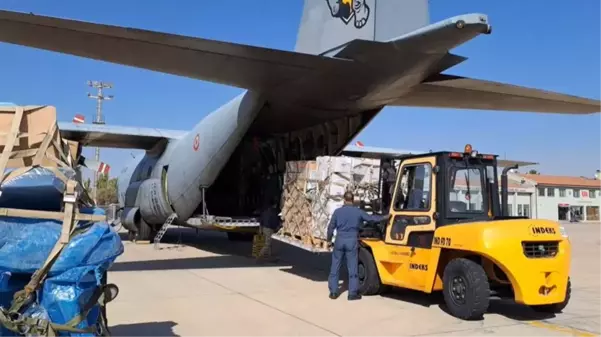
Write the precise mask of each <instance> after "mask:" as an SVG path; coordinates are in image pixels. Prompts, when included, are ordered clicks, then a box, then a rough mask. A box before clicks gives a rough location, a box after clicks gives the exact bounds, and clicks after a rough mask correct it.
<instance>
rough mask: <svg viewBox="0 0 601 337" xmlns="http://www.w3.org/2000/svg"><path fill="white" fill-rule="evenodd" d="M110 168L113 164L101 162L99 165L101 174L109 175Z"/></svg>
mask: <svg viewBox="0 0 601 337" xmlns="http://www.w3.org/2000/svg"><path fill="white" fill-rule="evenodd" d="M110 170H111V166H110V165H108V164H105V163H100V165H98V173H100V174H104V175H108V174H109V171H110Z"/></svg>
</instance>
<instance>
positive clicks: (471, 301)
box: [443, 258, 490, 320]
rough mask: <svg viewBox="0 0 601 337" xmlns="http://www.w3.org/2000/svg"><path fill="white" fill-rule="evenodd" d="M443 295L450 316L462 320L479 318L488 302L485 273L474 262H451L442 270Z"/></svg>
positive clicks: (488, 293) (488, 288) (459, 260)
mask: <svg viewBox="0 0 601 337" xmlns="http://www.w3.org/2000/svg"><path fill="white" fill-rule="evenodd" d="M443 294H444V300H445V304H446V305H447V308H448V310H449V312H450V313H451V315H453V316H455V317H457V318H460V319H464V320H472V319H478V318H481V317H482V315H484V313H485V312H486V310H487V309H488V303H489V300H490V285H489V283H488V277H487V276H486V272H485V271H484V269H483V268H482V266H480V265H479V264H477V263H476V262H474V261H471V260H468V259H463V258H459V259H454V260H451V262H449V264H447V266H446V267H445V269H444V274H443Z"/></svg>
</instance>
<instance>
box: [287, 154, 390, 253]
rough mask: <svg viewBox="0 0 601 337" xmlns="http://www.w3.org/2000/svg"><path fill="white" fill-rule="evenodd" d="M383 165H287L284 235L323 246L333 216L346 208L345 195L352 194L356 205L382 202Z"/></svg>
mask: <svg viewBox="0 0 601 337" xmlns="http://www.w3.org/2000/svg"><path fill="white" fill-rule="evenodd" d="M379 165H380V162H379V160H374V159H366V158H352V157H317V160H315V161H293V162H288V163H286V172H285V174H284V188H283V195H282V198H283V206H282V218H283V220H284V221H283V228H282V232H283V234H287V235H290V236H292V237H297V238H301V239H302V240H303V241H309V242H310V243H312V244H319V243H322V242H323V241H324V240H325V239H326V235H327V228H328V223H329V221H330V218H331V216H332V213H333V212H334V210H336V209H337V208H339V207H340V206H341V205H342V204H343V195H344V192H346V191H347V190H350V191H352V192H353V193H354V195H355V202H363V203H366V204H370V203H372V202H374V201H377V200H378V198H379V196H378V183H379V177H380V166H379Z"/></svg>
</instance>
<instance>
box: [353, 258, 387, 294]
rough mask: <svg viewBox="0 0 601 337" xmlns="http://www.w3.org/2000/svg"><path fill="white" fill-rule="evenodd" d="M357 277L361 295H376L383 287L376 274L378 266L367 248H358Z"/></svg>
mask: <svg viewBox="0 0 601 337" xmlns="http://www.w3.org/2000/svg"><path fill="white" fill-rule="evenodd" d="M357 276H358V278H359V293H360V294H362V295H368V296H369V295H377V294H379V293H380V292H381V291H382V289H383V287H382V283H381V281H380V275H379V274H378V267H377V266H376V262H375V261H374V257H373V255H372V254H371V253H370V252H369V250H367V249H365V248H363V247H360V248H359V265H358V267H357Z"/></svg>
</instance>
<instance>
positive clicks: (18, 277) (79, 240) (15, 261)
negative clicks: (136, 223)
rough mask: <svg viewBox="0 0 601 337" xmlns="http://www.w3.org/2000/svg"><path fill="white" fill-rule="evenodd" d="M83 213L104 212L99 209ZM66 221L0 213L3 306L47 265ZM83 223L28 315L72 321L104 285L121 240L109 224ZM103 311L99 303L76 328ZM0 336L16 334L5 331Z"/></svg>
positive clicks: (120, 250) (0, 297) (0, 293)
mask: <svg viewBox="0 0 601 337" xmlns="http://www.w3.org/2000/svg"><path fill="white" fill-rule="evenodd" d="M81 212H82V213H93V214H103V213H104V211H103V210H102V209H99V208H97V209H88V210H81ZM61 225H62V224H61V223H60V222H58V221H52V220H40V219H25V218H9V217H0V306H3V307H4V308H8V307H9V306H10V302H11V300H12V296H13V294H14V293H15V292H16V291H18V290H21V289H23V287H24V286H25V284H27V282H28V281H29V279H30V278H31V274H32V273H33V272H35V271H36V270H37V269H39V268H40V267H41V266H42V265H43V264H44V262H45V260H46V258H47V257H48V255H49V254H50V252H51V250H52V248H53V247H54V245H55V244H56V242H57V240H58V239H59V237H60V233H61ZM78 227H80V228H82V229H85V231H83V232H82V233H80V234H77V235H76V236H74V237H73V238H72V239H71V241H70V242H69V243H68V244H67V246H66V247H65V248H64V249H63V251H62V252H61V254H60V256H59V257H58V259H57V260H56V262H55V263H54V264H53V266H52V267H51V269H50V272H49V273H48V277H47V278H46V280H45V282H44V283H43V285H42V286H41V287H40V289H38V292H37V299H36V302H35V303H34V304H33V305H32V306H30V307H29V308H27V310H26V311H25V313H24V314H25V315H26V316H32V317H46V318H49V319H50V320H51V321H52V322H53V323H57V324H64V323H66V322H68V321H69V320H71V319H72V318H73V317H74V316H75V315H77V314H79V313H80V312H81V310H82V308H83V307H84V306H85V304H86V303H87V301H88V299H89V298H90V296H91V295H92V294H93V293H94V291H95V290H96V289H97V287H98V286H99V285H100V284H101V279H102V275H103V274H104V272H105V271H107V270H108V269H109V268H110V266H111V265H112V263H113V262H114V261H115V259H116V258H117V257H118V256H119V255H121V254H122V253H123V244H122V242H121V239H120V237H119V235H118V234H117V233H116V232H115V231H114V230H113V229H112V228H111V227H110V226H109V224H108V223H106V222H96V223H83V222H80V223H79V225H78ZM98 315H99V307H98V306H96V307H94V308H93V310H91V311H90V313H89V314H88V316H87V319H86V320H84V321H83V322H81V323H80V324H79V325H78V326H77V327H78V328H86V327H89V326H94V325H95V324H96V322H97V319H98ZM61 335H64V336H93V335H91V334H70V335H69V334H68V333H61ZM0 336H14V334H13V333H12V332H10V331H8V330H5V329H0Z"/></svg>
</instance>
